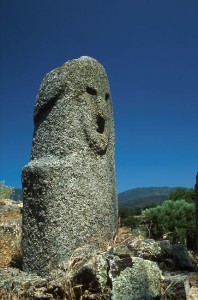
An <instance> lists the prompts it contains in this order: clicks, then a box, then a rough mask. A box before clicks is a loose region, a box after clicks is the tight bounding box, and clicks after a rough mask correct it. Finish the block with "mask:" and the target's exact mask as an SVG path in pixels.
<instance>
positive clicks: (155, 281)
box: [109, 255, 162, 300]
mask: <svg viewBox="0 0 198 300" xmlns="http://www.w3.org/2000/svg"><path fill="white" fill-rule="evenodd" d="M109 276H110V278H111V280H112V298H111V299H112V300H141V299H160V295H161V280H162V276H161V271H160V269H159V268H158V266H157V264H156V263H155V262H151V261H148V260H143V259H142V258H139V257H131V256H130V255H125V256H119V257H118V256H117V257H114V258H113V259H112V261H110V271H109Z"/></svg>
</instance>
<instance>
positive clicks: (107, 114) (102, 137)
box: [80, 74, 112, 155]
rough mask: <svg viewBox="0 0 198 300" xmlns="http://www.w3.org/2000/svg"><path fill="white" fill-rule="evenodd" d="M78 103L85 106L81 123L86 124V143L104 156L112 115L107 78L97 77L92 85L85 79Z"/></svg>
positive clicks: (91, 82)
mask: <svg viewBox="0 0 198 300" xmlns="http://www.w3.org/2000/svg"><path fill="white" fill-rule="evenodd" d="M103 75H105V74H103ZM80 102H81V103H83V104H84V105H85V107H84V110H83V116H82V117H83V123H84V124H86V126H85V127H84V132H85V136H86V139H87V142H88V144H89V146H90V147H91V148H92V149H93V150H95V151H96V152H97V153H98V154H100V155H104V154H105V153H106V150H107V147H108V143H109V138H110V126H111V114H112V105H111V99H110V90H109V86H108V81H107V78H105V77H104V78H103V77H102V78H101V77H99V78H97V81H95V82H94V83H93V81H92V80H89V78H87V82H86V87H85V91H84V93H82V94H81V95H80Z"/></svg>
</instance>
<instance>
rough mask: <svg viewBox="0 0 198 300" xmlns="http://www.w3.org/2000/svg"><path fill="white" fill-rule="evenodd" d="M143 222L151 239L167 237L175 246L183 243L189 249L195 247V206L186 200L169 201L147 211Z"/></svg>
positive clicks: (144, 213) (143, 215)
mask: <svg viewBox="0 0 198 300" xmlns="http://www.w3.org/2000/svg"><path fill="white" fill-rule="evenodd" d="M142 222H143V224H145V227H146V229H147V235H148V237H149V238H154V239H156V240H157V239H161V238H163V237H165V238H166V237H167V238H168V239H169V240H171V242H172V243H173V244H175V243H178V242H180V243H182V244H184V245H186V246H187V247H188V248H193V247H194V240H195V204H194V203H189V202H187V201H185V200H184V199H181V200H176V201H173V200H167V201H165V202H164V203H163V204H162V205H159V206H157V207H154V208H149V209H145V210H144V211H143V213H142Z"/></svg>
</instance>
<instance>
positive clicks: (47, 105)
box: [33, 57, 113, 156]
mask: <svg viewBox="0 0 198 300" xmlns="http://www.w3.org/2000/svg"><path fill="white" fill-rule="evenodd" d="M34 118H35V135H34V136H35V138H34V145H35V147H33V148H35V149H36V147H37V146H36V144H37V140H38V141H39V144H40V145H41V144H42V145H45V144H47V147H46V149H45V153H46V151H48V152H50V153H51V154H56V155H58V156H60V152H59V150H58V148H57V147H56V144H57V143H58V144H60V146H61V148H62V149H74V147H76V149H77V148H82V147H86V145H88V147H89V148H91V149H92V150H93V151H95V152H96V153H97V154H99V155H101V156H102V155H105V153H106V151H107V148H108V145H109V141H110V138H111V133H112V132H113V129H112V127H113V113H112V102H111V95H110V87H109V82H108V79H107V75H106V72H105V70H104V68H103V67H102V65H101V64H99V63H98V62H97V61H96V60H95V59H93V58H90V57H80V58H79V59H76V60H72V61H69V62H67V63H65V64H64V65H63V66H62V67H60V68H58V69H55V70H53V71H52V72H50V73H49V74H47V75H46V77H45V78H44V80H43V83H42V85H41V88H40V91H39V94H38V97H37V101H36V105H35V115H34ZM54 120H56V122H54ZM41 124H42V126H40V125H41ZM39 127H40V128H39ZM37 131H38V132H37ZM45 136H46V138H44V137H45ZM37 137H38V138H37ZM50 140H51V141H52V140H53V141H54V144H53V143H50ZM56 141H57V142H56ZM83 145H84V146H83ZM61 151H62V153H64V150H61ZM66 151H67V150H66ZM34 152H35V151H34V149H33V154H34ZM36 152H37V151H36ZM39 153H41V151H40V150H39ZM65 153H66V152H65Z"/></svg>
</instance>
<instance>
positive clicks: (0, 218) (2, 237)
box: [0, 200, 22, 268]
mask: <svg viewBox="0 0 198 300" xmlns="http://www.w3.org/2000/svg"><path fill="white" fill-rule="evenodd" d="M7 203H8V201H6V200H1V201H0V206H1V207H3V206H4V205H6V204H7ZM8 207H9V206H8ZM10 208H11V206H10ZM21 218H22V216H21V212H20V208H19V209H17V210H12V209H9V208H8V210H2V209H1V210H0V224H1V227H0V268H3V267H7V266H9V265H10V263H13V264H15V263H14V260H16V257H17V256H18V255H19V253H20V229H19V228H18V227H17V226H16V228H14V229H13V230H8V229H6V228H5V227H4V226H3V225H2V224H5V223H6V222H15V221H21ZM17 259H18V258H17Z"/></svg>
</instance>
